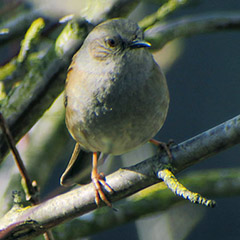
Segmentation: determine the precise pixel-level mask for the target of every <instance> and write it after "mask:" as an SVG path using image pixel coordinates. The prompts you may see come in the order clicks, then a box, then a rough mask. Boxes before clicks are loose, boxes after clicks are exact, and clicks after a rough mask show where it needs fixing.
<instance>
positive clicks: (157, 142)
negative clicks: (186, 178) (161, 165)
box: [149, 139, 172, 163]
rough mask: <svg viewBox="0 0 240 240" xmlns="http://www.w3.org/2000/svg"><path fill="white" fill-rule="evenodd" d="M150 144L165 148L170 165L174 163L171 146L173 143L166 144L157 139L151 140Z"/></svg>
mask: <svg viewBox="0 0 240 240" xmlns="http://www.w3.org/2000/svg"><path fill="white" fill-rule="evenodd" d="M149 142H150V143H152V144H154V145H155V146H157V147H160V148H163V149H164V150H165V152H166V153H167V155H168V157H169V161H170V163H171V162H172V153H171V152H170V149H169V146H170V145H171V144H172V142H170V143H169V144H168V143H165V142H160V141H158V140H155V139H150V140H149Z"/></svg>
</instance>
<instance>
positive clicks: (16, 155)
mask: <svg viewBox="0 0 240 240" xmlns="http://www.w3.org/2000/svg"><path fill="white" fill-rule="evenodd" d="M0 126H1V128H2V131H3V134H4V136H5V137H6V140H7V143H8V145H9V147H10V149H11V151H12V154H13V157H14V159H15V162H16V164H17V167H18V169H19V172H20V174H21V176H22V179H23V181H24V183H25V184H26V186H27V189H28V194H30V196H31V197H30V199H29V201H30V202H31V203H32V204H34V205H35V204H37V203H38V202H39V201H38V197H37V188H35V187H33V185H32V181H31V179H30V177H29V176H28V173H27V170H26V168H25V166H24V164H23V161H22V159H21V156H20V154H19V152H18V150H17V148H16V146H15V141H14V139H13V136H12V134H11V132H10V130H9V128H8V126H7V123H6V121H5V119H4V117H3V115H2V113H1V112H0Z"/></svg>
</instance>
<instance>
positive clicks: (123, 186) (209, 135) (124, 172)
mask: <svg viewBox="0 0 240 240" xmlns="http://www.w3.org/2000/svg"><path fill="white" fill-rule="evenodd" d="M238 143H240V115H238V116H236V117H235V118H233V119H231V120H229V121H226V122H225V123H223V124H220V125H218V126H216V127H214V128H212V129H210V130H208V131H206V132H204V133H201V134H199V135H197V136H195V137H193V138H191V139H189V140H187V141H185V142H183V143H181V144H179V145H176V146H173V147H171V152H172V156H173V162H172V163H171V165H170V164H169V162H168V157H167V156H166V154H162V153H160V154H158V155H155V156H154V157H152V158H149V159H147V160H145V161H143V162H141V163H139V164H137V165H135V166H132V167H129V168H124V169H120V170H118V171H116V172H115V173H113V174H111V175H109V176H108V177H107V182H108V184H109V185H110V186H111V187H112V188H113V190H114V194H112V195H109V194H107V196H108V198H109V199H110V200H111V202H115V201H118V200H120V199H123V198H125V197H127V196H130V195H132V194H134V193H136V192H138V191H140V190H142V189H144V188H146V187H148V186H150V185H152V184H155V183H157V182H159V181H160V180H159V179H158V174H159V172H160V171H161V170H162V169H165V168H166V166H167V167H168V168H169V167H172V168H173V170H174V172H175V173H178V172H180V171H182V170H183V169H185V168H187V167H189V166H191V165H193V164H196V163H197V162H200V161H202V160H203V159H206V158H207V157H209V156H212V155H214V154H216V153H218V152H220V151H223V150H225V149H227V148H229V147H231V146H233V145H236V144H238ZM101 206H103V203H101ZM94 209H96V204H95V191H94V188H93V186H92V184H88V185H85V186H83V187H80V188H76V189H74V190H72V191H70V192H68V193H65V194H62V195H59V196H57V197H54V198H52V199H49V200H47V201H45V202H43V203H41V204H39V205H37V206H33V207H29V208H23V209H21V210H18V211H13V210H12V211H10V212H8V213H7V214H6V215H5V217H4V218H2V220H1V222H0V229H1V230H2V234H7V235H8V236H12V235H11V234H14V236H15V237H16V236H18V237H19V238H18V239H27V238H29V237H30V236H31V237H33V236H37V235H39V234H41V233H43V232H45V231H46V230H47V229H49V228H52V227H54V226H56V225H58V224H60V223H62V222H64V221H67V220H70V219H72V218H74V217H77V216H81V215H83V214H85V213H87V212H90V211H92V210H94ZM23 232H24V234H23ZM5 236H6V235H5ZM5 239H10V238H5Z"/></svg>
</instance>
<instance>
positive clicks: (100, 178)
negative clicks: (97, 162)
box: [92, 172, 113, 207]
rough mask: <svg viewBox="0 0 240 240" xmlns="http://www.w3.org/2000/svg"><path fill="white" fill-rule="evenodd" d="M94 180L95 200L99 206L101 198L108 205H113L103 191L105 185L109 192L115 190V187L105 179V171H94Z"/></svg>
mask: <svg viewBox="0 0 240 240" xmlns="http://www.w3.org/2000/svg"><path fill="white" fill-rule="evenodd" d="M92 182H93V185H94V188H95V202H96V204H97V206H99V205H100V200H102V201H103V202H104V203H105V204H106V205H107V206H109V207H112V204H111V203H110V201H109V200H108V199H107V197H106V195H105V193H104V192H103V187H104V188H105V189H106V190H107V191H108V192H113V189H112V188H111V187H110V186H109V184H108V183H107V182H106V180H105V176H104V174H103V173H100V174H99V173H98V172H93V173H92Z"/></svg>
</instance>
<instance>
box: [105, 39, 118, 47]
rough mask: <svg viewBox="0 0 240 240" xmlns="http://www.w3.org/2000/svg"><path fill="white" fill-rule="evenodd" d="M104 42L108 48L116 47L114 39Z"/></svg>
mask: <svg viewBox="0 0 240 240" xmlns="http://www.w3.org/2000/svg"><path fill="white" fill-rule="evenodd" d="M106 42H107V45H108V46H109V47H116V45H117V41H116V40H115V39H113V38H109V39H107V41H106Z"/></svg>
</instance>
